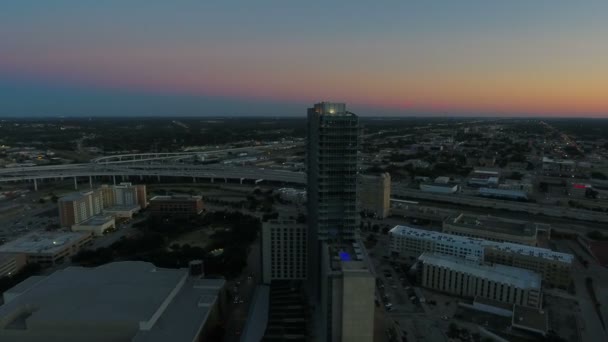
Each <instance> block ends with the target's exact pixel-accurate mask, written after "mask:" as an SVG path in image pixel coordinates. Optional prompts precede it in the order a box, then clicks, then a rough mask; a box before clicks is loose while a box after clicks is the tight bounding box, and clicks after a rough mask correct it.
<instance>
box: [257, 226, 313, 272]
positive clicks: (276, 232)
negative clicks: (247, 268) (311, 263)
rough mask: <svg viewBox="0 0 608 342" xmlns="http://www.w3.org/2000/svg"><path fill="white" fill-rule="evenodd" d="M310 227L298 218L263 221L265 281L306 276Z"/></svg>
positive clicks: (263, 270)
mask: <svg viewBox="0 0 608 342" xmlns="http://www.w3.org/2000/svg"><path fill="white" fill-rule="evenodd" d="M307 233H308V226H307V225H306V224H302V223H297V222H296V221H294V220H270V221H268V222H264V223H263V224H262V244H261V245H262V281H263V283H264V284H270V282H271V281H273V280H295V279H306V272H307V267H308V266H307V259H308V258H307V240H308V236H307Z"/></svg>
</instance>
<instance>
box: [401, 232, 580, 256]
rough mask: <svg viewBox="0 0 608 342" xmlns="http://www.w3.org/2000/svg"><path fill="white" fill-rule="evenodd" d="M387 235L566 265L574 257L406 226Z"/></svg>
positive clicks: (547, 250)
mask: <svg viewBox="0 0 608 342" xmlns="http://www.w3.org/2000/svg"><path fill="white" fill-rule="evenodd" d="M389 233H390V234H393V235H398V236H411V237H414V238H417V239H421V240H427V241H437V242H450V243H453V244H460V245H470V246H480V247H481V248H484V247H490V248H495V249H498V250H503V251H510V252H512V253H517V254H522V255H530V256H535V257H538V258H543V259H549V260H555V261H561V262H564V263H568V264H571V263H572V261H573V260H574V256H572V255H571V254H566V253H560V252H554V251H552V250H550V249H546V248H540V247H534V246H528V245H520V244H516V243H510V242H495V241H488V240H484V239H475V238H469V237H466V236H459V235H452V234H446V233H440V232H435V231H430V230H424V229H417V228H412V227H408V226H395V227H394V228H393V229H391V230H390V232H389Z"/></svg>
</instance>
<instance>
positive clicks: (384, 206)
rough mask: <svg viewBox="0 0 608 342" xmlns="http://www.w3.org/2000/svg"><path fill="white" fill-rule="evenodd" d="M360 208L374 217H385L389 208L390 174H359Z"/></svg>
mask: <svg viewBox="0 0 608 342" xmlns="http://www.w3.org/2000/svg"><path fill="white" fill-rule="evenodd" d="M359 203H360V209H361V210H362V211H364V212H366V213H368V214H372V215H374V216H375V217H376V218H386V217H388V215H389V212H390V209H391V175H390V174H389V173H388V172H385V173H383V174H380V175H359Z"/></svg>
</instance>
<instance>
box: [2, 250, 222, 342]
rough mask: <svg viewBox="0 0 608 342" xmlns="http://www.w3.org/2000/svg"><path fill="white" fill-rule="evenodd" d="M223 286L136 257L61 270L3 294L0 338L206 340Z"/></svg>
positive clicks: (216, 316)
mask: <svg viewBox="0 0 608 342" xmlns="http://www.w3.org/2000/svg"><path fill="white" fill-rule="evenodd" d="M224 284H225V280H223V279H205V278H201V277H200V276H190V275H189V274H188V270H187V269H163V268H157V267H155V266H154V265H153V264H151V263H147V262H141V261H127V262H114V263H109V264H105V265H102V266H99V267H96V268H83V267H68V268H66V269H63V270H59V271H56V272H54V273H53V274H51V275H49V276H38V277H31V278H28V279H27V280H25V281H24V282H22V283H20V284H18V285H17V286H15V287H14V288H12V289H10V290H8V291H6V292H5V293H4V298H5V304H4V305H2V306H0V340H1V341H4V342H17V341H19V342H23V341H62V342H80V341H89V342H105V341H132V342H144V341H146V342H156V341H158V342H161V341H200V340H206V339H205V334H206V332H207V331H208V330H209V328H210V327H211V326H213V325H214V324H215V323H216V322H217V321H218V320H219V311H220V305H221V300H220V298H221V297H222V292H223V287H224Z"/></svg>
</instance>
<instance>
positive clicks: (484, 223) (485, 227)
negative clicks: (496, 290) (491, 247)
mask: <svg viewBox="0 0 608 342" xmlns="http://www.w3.org/2000/svg"><path fill="white" fill-rule="evenodd" d="M539 227H540V228H541V230H543V231H547V232H548V231H549V230H550V229H551V226H550V225H547V224H538V223H532V222H527V221H519V220H510V219H504V218H498V217H493V216H473V215H467V214H457V215H453V216H451V217H449V218H447V219H446V220H445V221H444V222H443V229H442V231H443V232H444V233H446V234H452V235H459V236H467V237H472V238H478V239H485V240H490V241H497V242H512V243H520V244H522V245H528V246H536V245H537V238H538V230H539Z"/></svg>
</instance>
